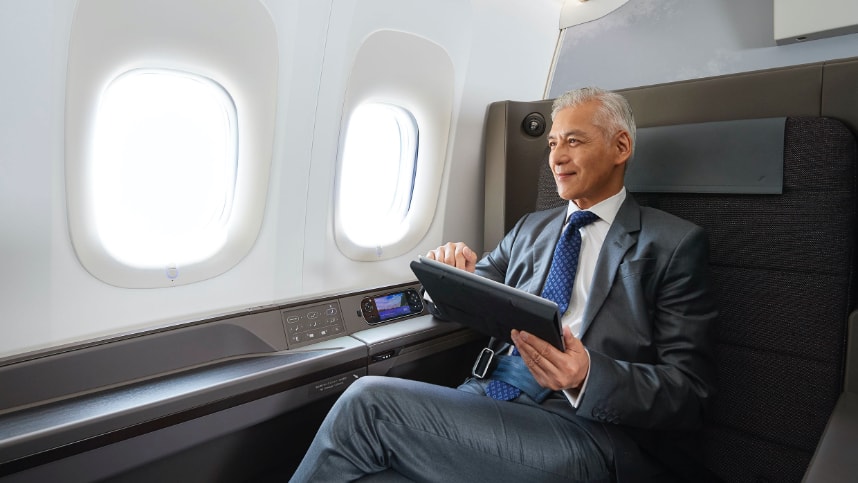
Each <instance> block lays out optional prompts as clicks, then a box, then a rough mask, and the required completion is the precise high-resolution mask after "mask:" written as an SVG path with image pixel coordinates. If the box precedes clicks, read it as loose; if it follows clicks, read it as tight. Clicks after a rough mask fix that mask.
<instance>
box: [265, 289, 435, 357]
mask: <svg viewBox="0 0 858 483" xmlns="http://www.w3.org/2000/svg"><path fill="white" fill-rule="evenodd" d="M278 310H279V312H280V316H281V318H282V320H283V328H284V329H285V330H286V344H287V346H288V348H289V349H295V348H296V347H303V346H305V345H309V344H314V343H316V342H321V341H323V340H328V339H334V338H336V337H342V336H345V335H350V334H353V333H355V332H358V331H361V330H365V329H367V328H368V327H374V326H378V325H384V324H386V323H394V322H396V321H398V320H401V319H404V318H408V317H415V316H418V315H423V314H425V313H426V307H425V304H424V303H423V298H422V297H421V296H420V285H419V284H416V283H411V284H403V285H400V286H392V287H385V288H379V289H377V290H370V291H363V292H358V293H353V294H350V295H345V296H342V297H339V298H330V299H327V300H316V301H313V302H307V303H306V304H305V305H292V306H289V307H280V308H279V309H278Z"/></svg>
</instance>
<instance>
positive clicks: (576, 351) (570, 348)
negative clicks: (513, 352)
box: [512, 327, 590, 391]
mask: <svg viewBox="0 0 858 483" xmlns="http://www.w3.org/2000/svg"><path fill="white" fill-rule="evenodd" d="M512 341H513V343H515V346H516V347H517V348H518V352H519V353H520V354H521V357H522V358H523V359H524V363H525V364H527V368H528V369H530V372H531V374H533V378H534V379H536V382H538V383H539V385H540V386H542V387H544V388H547V389H551V390H552V391H560V390H563V389H578V388H580V387H581V385H582V384H584V378H585V377H587V372H588V371H589V369H590V357H589V356H588V355H587V351H586V350H584V344H582V343H581V340H580V339H578V338H576V337H575V336H573V335H572V332H571V331H570V329H569V327H563V343H564V345H565V347H566V351H565V352H561V351H559V350H557V349H556V348H554V346H552V345H551V344H549V343H548V342H546V341H544V340H542V339H540V338H539V337H536V336H535V335H533V334H529V333H527V332H521V331H518V330H513V331H512Z"/></svg>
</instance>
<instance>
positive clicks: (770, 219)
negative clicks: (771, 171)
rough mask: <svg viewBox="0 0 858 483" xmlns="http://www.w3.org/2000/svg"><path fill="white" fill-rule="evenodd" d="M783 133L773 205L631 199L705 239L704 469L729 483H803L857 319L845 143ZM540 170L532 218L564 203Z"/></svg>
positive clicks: (762, 198) (796, 121)
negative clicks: (708, 284) (708, 368)
mask: <svg viewBox="0 0 858 483" xmlns="http://www.w3.org/2000/svg"><path fill="white" fill-rule="evenodd" d="M785 129H786V132H785V146H784V173H783V178H784V180H783V194H778V195H756V194H711V193H710V194H694V193H634V197H635V199H636V200H637V201H638V202H639V203H640V204H642V205H648V206H652V207H655V208H659V209H662V210H664V211H667V212H670V213H673V214H675V215H677V216H680V217H682V218H685V219H687V220H690V221H692V222H694V223H696V224H698V225H700V226H701V227H703V228H704V229H705V230H706V232H707V234H708V237H709V243H710V264H711V272H712V277H713V282H714V287H715V294H716V296H717V299H718V305H719V309H720V313H721V315H720V318H719V320H718V329H717V342H716V344H717V345H716V347H717V353H716V355H717V363H718V377H719V381H718V383H719V394H718V397H717V399H716V400H715V402H714V405H713V408H712V411H711V414H710V415H709V416H708V418H707V421H706V424H705V428H704V431H703V433H702V438H703V441H702V447H703V453H704V454H703V458H704V464H705V466H706V467H707V468H708V469H709V470H711V471H712V472H713V473H714V474H715V475H717V476H718V477H720V478H722V479H724V480H725V481H731V482H732V481H736V482H743V481H749V482H751V481H753V482H758V481H771V482H798V481H800V480H801V478H802V475H803V474H804V472H805V469H806V468H807V465H808V463H809V461H810V459H811V457H812V455H813V452H814V448H815V447H816V445H817V442H818V441H819V439H820V436H821V434H822V432H823V429H824V428H825V424H826V422H827V420H828V416H829V415H830V413H831V410H832V408H833V407H834V404H835V402H836V401H837V398H838V396H839V395H840V392H841V389H842V381H843V371H844V356H845V341H846V332H845V331H846V321H847V317H848V315H849V313H850V312H851V311H852V310H853V309H854V308H855V280H854V279H855V266H854V265H855V241H856V233H855V231H856V230H855V227H856V208H858V206H856V186H858V182H857V181H856V162H858V155H856V142H855V138H854V137H853V135H852V133H851V132H850V131H849V129H847V128H846V127H845V126H844V125H843V124H842V123H840V122H839V121H837V120H832V119H827V118H803V117H800V118H788V119H787V122H786V128H785ZM633 162H638V160H633ZM544 165H545V166H544V167H543V170H542V172H541V174H540V181H539V189H538V196H537V202H536V207H537V209H545V208H549V207H553V206H557V205H559V204H563V203H565V202H564V201H563V200H561V199H560V198H559V197H558V196H557V194H556V189H555V186H554V181H553V179H552V177H551V173H550V170H549V169H548V167H547V163H544ZM641 167H643V166H641Z"/></svg>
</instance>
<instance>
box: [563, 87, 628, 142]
mask: <svg viewBox="0 0 858 483" xmlns="http://www.w3.org/2000/svg"><path fill="white" fill-rule="evenodd" d="M589 101H599V108H598V109H597V110H596V117H595V119H593V122H594V123H595V124H596V125H597V126H599V127H600V128H602V131H603V132H604V134H605V137H606V138H607V139H610V138H612V137H613V136H614V134H616V132H617V131H626V132H628V133H629V137H630V138H631V140H632V154H634V148H635V145H636V142H635V140H636V130H637V128H636V126H635V116H634V114H633V113H632V107H631V106H630V105H629V101H627V100H626V98H625V97H623V96H622V95H620V94H617V93H616V92H611V91H606V90H604V89H600V88H598V87H582V88H580V89H574V90H571V91H568V92H566V93H564V94H563V95H561V96H560V97H558V98H557V99H555V100H554V104H553V105H552V107H551V119H552V120H553V119H554V118H555V117H556V116H557V113H558V112H560V111H561V110H563V109H566V108H567V107H575V106H578V105H581V104H584V103H585V102H589Z"/></svg>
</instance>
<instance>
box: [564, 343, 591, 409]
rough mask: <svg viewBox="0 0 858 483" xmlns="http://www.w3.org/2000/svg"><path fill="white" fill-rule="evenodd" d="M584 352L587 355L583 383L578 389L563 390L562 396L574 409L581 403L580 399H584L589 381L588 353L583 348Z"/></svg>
mask: <svg viewBox="0 0 858 483" xmlns="http://www.w3.org/2000/svg"><path fill="white" fill-rule="evenodd" d="M584 352H586V353H587V375H586V376H584V382H583V383H581V387H579V388H578V389H564V390H563V395H564V396H566V399H567V400H569V404H571V405H572V407H573V408H575V409H578V404H579V403H580V402H581V398H582V397H584V391H585V390H586V389H587V381H588V380H590V351H588V350H587V348H586V347H585V348H584Z"/></svg>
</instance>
